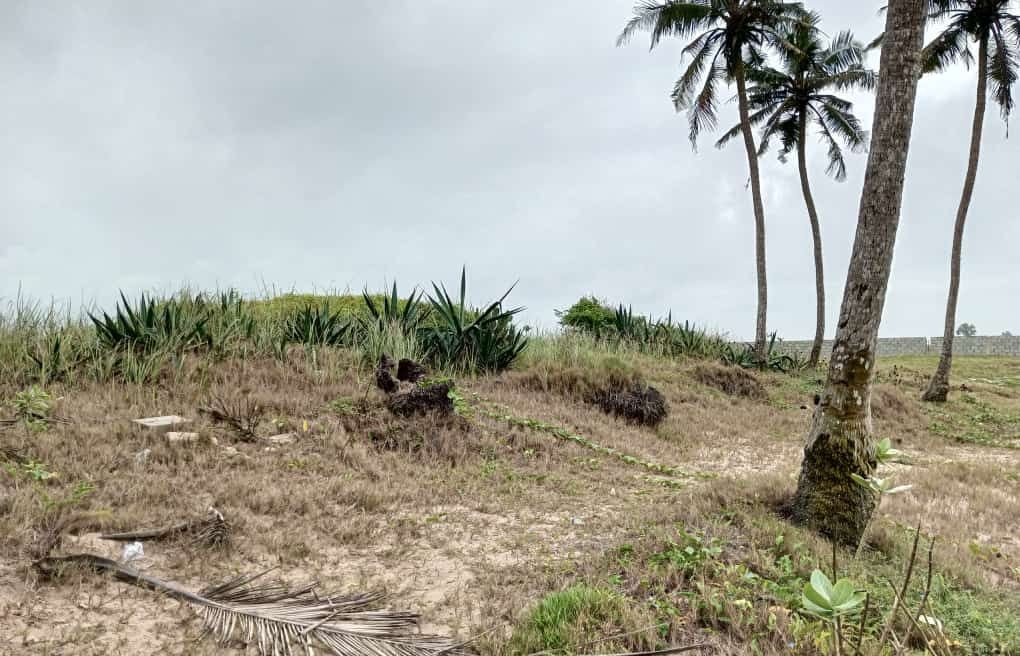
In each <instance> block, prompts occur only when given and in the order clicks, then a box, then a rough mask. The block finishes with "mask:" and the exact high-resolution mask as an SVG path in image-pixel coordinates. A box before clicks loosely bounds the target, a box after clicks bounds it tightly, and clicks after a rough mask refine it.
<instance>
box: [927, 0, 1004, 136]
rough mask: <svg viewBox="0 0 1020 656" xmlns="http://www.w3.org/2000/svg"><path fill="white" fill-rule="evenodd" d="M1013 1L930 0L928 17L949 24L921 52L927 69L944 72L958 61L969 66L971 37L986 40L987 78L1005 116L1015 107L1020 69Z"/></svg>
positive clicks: (974, 39)
mask: <svg viewBox="0 0 1020 656" xmlns="http://www.w3.org/2000/svg"><path fill="white" fill-rule="evenodd" d="M1011 4H1012V0H930V2H929V14H928V19H929V21H936V22H938V21H944V22H945V23H946V27H945V29H944V30H942V32H940V33H939V34H938V36H936V37H935V38H934V39H933V40H932V42H931V43H929V44H928V45H927V46H926V47H925V49H924V52H923V54H922V57H923V60H922V61H923V66H924V72H926V73H929V72H941V71H943V70H945V69H946V68H948V67H949V66H951V65H952V64H954V63H956V62H958V61H962V62H963V64H964V65H965V66H967V68H970V65H971V64H972V63H974V55H973V54H972V53H971V51H970V43H971V41H974V42H977V43H978V44H979V45H980V44H982V43H983V44H985V50H986V51H987V59H986V60H985V62H984V63H985V64H986V66H987V79H988V82H989V83H990V86H991V92H992V98H994V99H995V103H996V104H997V105H998V106H999V111H1000V112H1001V114H1002V118H1003V120H1006V119H1008V118H1009V114H1010V112H1011V111H1012V110H1013V104H1014V101H1013V85H1014V84H1015V83H1016V81H1017V75H1018V72H1020V15H1017V14H1014V13H1011V12H1010V11H1009V10H1010V5H1011ZM979 50H980V48H979Z"/></svg>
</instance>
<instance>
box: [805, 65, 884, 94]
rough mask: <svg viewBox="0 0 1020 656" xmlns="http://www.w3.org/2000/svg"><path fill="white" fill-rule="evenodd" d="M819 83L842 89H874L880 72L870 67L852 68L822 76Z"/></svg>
mask: <svg viewBox="0 0 1020 656" xmlns="http://www.w3.org/2000/svg"><path fill="white" fill-rule="evenodd" d="M818 84H819V86H823V87H835V88H836V89H838V90H840V91H846V90H847V89H861V90H863V91H873V90H874V89H875V86H876V85H877V84H878V74H877V73H875V71H873V70H871V69H869V68H852V69H850V70H848V71H843V72H841V73H834V74H832V75H829V76H828V77H825V78H822V79H820V80H819V81H818Z"/></svg>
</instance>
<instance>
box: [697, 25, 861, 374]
mask: <svg viewBox="0 0 1020 656" xmlns="http://www.w3.org/2000/svg"><path fill="white" fill-rule="evenodd" d="M817 24H818V16H817V14H811V15H810V16H809V17H808V18H807V19H805V20H803V21H801V22H798V23H796V24H795V25H793V26H791V28H790V29H789V30H788V31H786V32H785V33H784V34H783V40H784V41H786V42H787V43H789V44H790V45H792V46H793V47H792V48H785V49H783V50H780V53H779V54H780V59H781V62H782V69H781V70H777V69H775V68H771V67H759V68H754V69H750V70H748V71H747V79H748V80H749V81H751V82H752V83H753V85H754V86H752V87H751V88H750V89H748V102H749V105H750V108H751V112H752V113H751V116H750V121H751V124H752V125H760V126H761V145H760V146H759V147H758V154H759V155H762V154H764V153H765V152H766V151H767V150H768V149H769V145H770V144H771V142H772V140H773V139H776V138H778V139H779V141H780V143H781V146H780V150H779V159H780V160H781V161H783V162H785V161H786V158H787V156H788V155H789V154H790V153H791V152H792V151H793V150H795V149H796V151H797V163H798V165H799V168H800V188H801V192H802V193H803V195H804V204H805V205H806V206H807V213H808V220H809V221H810V223H811V237H812V240H813V242H814V256H815V298H816V303H815V339H814V343H812V345H811V355H810V356H809V358H808V363H809V364H810V366H812V367H814V366H816V365H817V364H818V358H819V357H820V355H821V352H822V340H823V339H824V338H825V275H824V272H823V268H822V233H821V230H820V228H819V226H818V212H817V210H816V209H815V201H814V197H813V196H812V195H811V184H810V182H809V181H808V172H807V154H806V148H807V146H806V143H807V129H808V124H809V123H810V124H812V125H814V126H816V127H817V129H818V132H819V135H820V137H821V139H822V142H823V143H824V144H825V145H826V146H827V148H828V159H829V166H828V168H827V169H826V173H828V174H829V175H831V176H833V177H834V178H835V179H836V180H837V181H840V182H842V181H843V180H845V179H846V161H845V160H844V159H843V148H842V147H841V145H840V143H841V142H842V144H843V145H845V146H846V147H847V148H849V149H850V150H851V151H852V152H862V151H864V150H865V149H866V148H867V140H868V133H867V131H865V130H864V128H863V127H862V126H861V123H860V121H858V120H857V117H856V116H854V115H853V104H852V103H850V102H849V101H847V100H844V99H843V98H840V97H839V96H837V95H834V94H833V93H830V91H831V90H836V91H845V90H847V89H853V88H859V89H869V90H870V89H873V88H874V86H875V73H874V72H873V71H870V70H868V69H867V68H866V67H865V66H864V56H865V50H864V46H862V45H861V44H860V43H858V42H857V41H855V40H854V38H853V35H852V34H851V33H850V32H842V33H840V34H839V35H838V36H837V37H836V38H835V39H833V40H832V41H831V42H830V43H829V44H828V45H826V44H824V43H822V39H821V36H820V35H819V32H818V29H817ZM740 131H741V126H740V125H736V126H734V127H733V128H731V129H730V131H729V132H727V133H726V134H724V135H723V136H722V138H721V139H719V141H718V142H716V146H719V147H722V146H723V145H725V144H726V142H728V141H729V140H730V139H732V138H733V137H735V136H737V134H739V133H740Z"/></svg>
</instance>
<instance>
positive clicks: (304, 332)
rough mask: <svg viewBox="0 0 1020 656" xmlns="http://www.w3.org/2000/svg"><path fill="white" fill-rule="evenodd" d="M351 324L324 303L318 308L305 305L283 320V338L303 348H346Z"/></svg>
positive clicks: (338, 312)
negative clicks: (301, 345) (302, 345)
mask: <svg viewBox="0 0 1020 656" xmlns="http://www.w3.org/2000/svg"><path fill="white" fill-rule="evenodd" d="M352 330H353V323H352V321H351V320H350V319H347V318H346V317H344V315H343V313H341V312H340V311H339V310H336V311H334V310H330V308H329V306H328V305H327V304H325V303H323V304H322V305H319V306H318V307H315V306H311V305H306V306H305V307H303V308H301V309H300V310H299V311H298V312H297V313H295V314H294V315H292V316H289V317H287V318H286V319H284V330H283V334H284V338H285V339H286V340H287V341H288V342H290V343H293V344H304V345H305V346H346V345H347V344H349V338H350V336H351V333H352Z"/></svg>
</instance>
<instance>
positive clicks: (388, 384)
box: [375, 355, 453, 417]
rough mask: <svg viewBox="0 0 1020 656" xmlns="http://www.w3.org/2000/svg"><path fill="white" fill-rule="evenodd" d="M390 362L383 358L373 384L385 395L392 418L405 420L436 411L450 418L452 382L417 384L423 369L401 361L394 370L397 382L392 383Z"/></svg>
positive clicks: (386, 357)
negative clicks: (397, 416) (399, 417)
mask: <svg viewBox="0 0 1020 656" xmlns="http://www.w3.org/2000/svg"><path fill="white" fill-rule="evenodd" d="M392 369H393V361H392V360H391V359H390V358H389V357H388V356H385V355H384V356H382V358H381V359H380V360H379V366H378V367H377V368H376V370H375V384H376V386H378V387H379V389H381V390H382V391H384V392H386V394H387V399H386V407H387V408H389V409H390V411H391V412H392V413H393V414H395V415H400V416H401V417H407V416H410V415H413V414H416V413H424V412H433V411H435V412H439V413H440V414H443V415H449V414H450V413H452V412H453V400H452V399H450V390H451V389H453V383H451V382H437V383H433V384H431V385H425V384H422V383H420V382H418V381H420V380H421V379H422V378H423V377H424V375H425V370H424V369H423V368H422V367H421V366H420V365H418V364H417V363H415V362H412V361H411V360H401V361H400V365H399V367H398V369H397V380H393V374H392V373H391V371H392Z"/></svg>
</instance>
